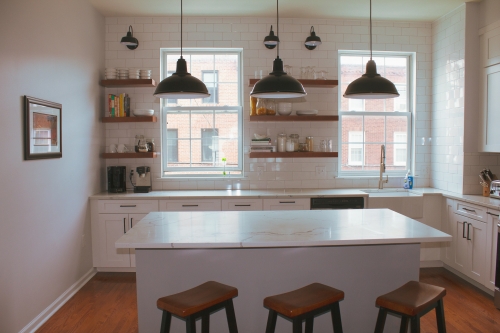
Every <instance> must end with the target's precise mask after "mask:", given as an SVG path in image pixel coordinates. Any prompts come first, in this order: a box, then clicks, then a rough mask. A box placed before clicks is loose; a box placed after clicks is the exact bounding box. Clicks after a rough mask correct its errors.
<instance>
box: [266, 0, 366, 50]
mask: <svg viewBox="0 0 500 333" xmlns="http://www.w3.org/2000/svg"><path fill="white" fill-rule="evenodd" d="M370 1H371V0H370ZM276 21H277V22H276V25H277V26H276V35H277V36H278V38H279V37H280V16H279V13H278V0H276ZM276 56H277V57H278V58H279V57H280V43H278V49H277V50H276Z"/></svg>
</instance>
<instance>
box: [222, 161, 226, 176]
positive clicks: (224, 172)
mask: <svg viewBox="0 0 500 333" xmlns="http://www.w3.org/2000/svg"><path fill="white" fill-rule="evenodd" d="M222 163H224V171H223V172H222V174H223V175H224V176H225V175H226V158H225V157H223V158H222Z"/></svg>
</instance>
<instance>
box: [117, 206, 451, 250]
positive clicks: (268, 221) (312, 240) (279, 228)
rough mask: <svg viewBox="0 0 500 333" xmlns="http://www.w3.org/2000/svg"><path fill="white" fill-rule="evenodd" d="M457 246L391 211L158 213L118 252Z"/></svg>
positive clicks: (121, 243) (119, 242)
mask: <svg viewBox="0 0 500 333" xmlns="http://www.w3.org/2000/svg"><path fill="white" fill-rule="evenodd" d="M440 241H451V236H450V235H448V234H445V233H443V232H441V231H439V230H436V229H434V228H432V227H429V226H426V225H425V224H422V223H420V222H418V221H415V220H413V219H410V218H408V217H405V216H403V215H401V214H399V213H396V212H393V211H391V210H389V209H355V210H315V211H310V210H294V211H247V212H220V211H217V212H152V213H149V214H148V215H147V216H146V217H145V218H143V219H142V220H141V221H140V222H139V223H137V224H136V225H135V226H134V227H133V228H132V229H130V230H129V231H128V232H127V233H126V234H125V235H123V236H122V237H120V238H119V239H118V240H117V241H116V243H115V245H116V247H117V248H242V247H300V246H335V245H369V244H406V243H425V242H440Z"/></svg>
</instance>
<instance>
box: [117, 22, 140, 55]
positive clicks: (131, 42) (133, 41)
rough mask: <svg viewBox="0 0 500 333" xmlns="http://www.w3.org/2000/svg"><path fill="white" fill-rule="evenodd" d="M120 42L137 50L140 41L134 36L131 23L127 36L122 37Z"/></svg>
mask: <svg viewBox="0 0 500 333" xmlns="http://www.w3.org/2000/svg"><path fill="white" fill-rule="evenodd" d="M120 44H123V45H126V46H127V47H128V48H129V49H130V50H135V49H136V48H137V47H138V46H139V41H138V40H137V38H135V37H134V29H133V28H132V26H131V25H129V27H128V32H127V36H125V37H122V40H121V41H120Z"/></svg>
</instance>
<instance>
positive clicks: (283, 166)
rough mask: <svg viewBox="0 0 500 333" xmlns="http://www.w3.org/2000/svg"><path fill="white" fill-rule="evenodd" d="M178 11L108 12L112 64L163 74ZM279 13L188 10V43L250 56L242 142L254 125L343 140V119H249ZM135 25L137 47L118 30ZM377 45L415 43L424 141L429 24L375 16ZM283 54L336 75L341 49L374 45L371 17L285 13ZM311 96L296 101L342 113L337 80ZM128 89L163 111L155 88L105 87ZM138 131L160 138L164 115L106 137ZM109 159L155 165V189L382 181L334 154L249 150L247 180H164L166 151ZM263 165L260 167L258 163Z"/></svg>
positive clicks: (394, 183) (114, 128)
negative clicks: (354, 171) (341, 164)
mask: <svg viewBox="0 0 500 333" xmlns="http://www.w3.org/2000/svg"><path fill="white" fill-rule="evenodd" d="M179 23H180V18H179V17H118V18H116V17H107V18H106V66H107V67H129V68H133V67H137V68H149V69H152V70H153V78H154V79H155V80H157V81H159V79H160V59H159V55H160V52H159V49H160V48H161V47H166V48H168V47H172V48H178V47H179V46H180V24H179ZM271 24H273V25H274V30H275V32H276V24H275V18H273V17H269V18H255V17H225V18H218V17H210V18H204V17H185V19H184V27H183V30H184V47H237V48H243V49H244V51H243V64H244V73H243V74H244V82H245V84H244V93H243V96H244V102H243V106H244V144H245V149H246V150H247V151H248V146H249V144H250V138H251V136H252V135H253V133H254V132H257V133H261V134H262V133H266V132H267V133H269V134H270V135H271V137H272V138H276V136H277V134H278V133H279V132H281V131H284V132H285V133H287V134H292V133H297V134H299V135H300V136H301V137H304V136H306V135H313V136H314V137H315V141H316V142H317V143H319V140H321V139H333V140H334V142H335V145H336V143H337V133H338V131H337V123H335V122H325V123H320V122H306V123H283V122H271V123H269V122H266V123H264V122H262V123H254V122H252V123H250V122H249V115H248V114H249V111H248V105H249V93H250V89H251V88H250V87H248V79H249V78H253V76H254V72H255V70H259V69H264V72H266V71H267V72H269V71H271V66H272V62H273V60H274V58H275V57H276V50H267V49H266V48H265V47H264V45H263V44H262V41H263V39H264V37H265V36H266V35H267V34H268V33H269V27H270V25H271ZM129 25H133V28H134V35H135V36H136V37H137V38H138V39H139V42H140V45H139V48H138V49H137V50H135V51H130V50H128V49H126V48H125V47H124V46H123V45H120V44H119V41H120V38H121V37H123V36H124V34H125V33H126V31H127V30H128V26H129ZM311 25H314V28H315V31H316V34H317V35H318V36H319V37H320V38H321V40H322V41H323V44H322V45H320V46H318V47H317V48H316V49H315V50H314V51H309V50H307V49H306V48H305V47H304V41H305V39H306V37H307V36H308V35H309V30H310V28H311ZM373 33H374V45H373V47H374V50H378V51H409V52H415V53H416V66H417V67H416V80H415V81H416V85H417V98H416V121H415V129H416V131H415V133H414V134H415V135H416V137H417V140H418V142H420V141H421V138H422V137H426V138H427V137H429V136H430V119H431V89H430V86H431V83H432V82H431V72H432V66H431V58H432V50H431V48H432V44H431V24H430V23H425V22H424V23H422V22H387V21H383V22H378V21H375V22H374V29H373ZM279 34H280V40H281V49H280V57H281V58H282V59H283V61H284V64H285V65H291V66H293V68H294V70H295V72H294V75H295V76H296V77H297V75H296V74H297V73H298V69H299V68H300V67H302V66H315V67H316V69H317V70H319V69H325V70H327V71H328V78H330V79H337V78H338V73H337V71H338V68H337V58H338V50H340V49H344V50H367V49H369V26H368V20H343V19H331V20H327V19H298V18H295V19H291V18H286V19H281V20H280V30H279ZM306 90H307V93H308V96H307V97H306V98H307V100H308V102H306V103H300V104H295V105H294V110H296V109H310V108H312V109H318V110H319V112H320V114H324V115H329V114H330V115H335V114H337V113H338V104H337V99H338V98H339V96H338V93H337V92H338V88H333V89H321V88H306ZM121 92H126V93H129V95H130V96H131V104H132V108H134V107H137V108H150V109H155V111H156V114H157V115H159V108H160V105H159V99H155V98H154V97H153V96H152V95H153V92H154V88H136V89H134V88H130V89H116V88H113V89H106V93H121ZM136 134H143V135H145V136H146V137H153V138H154V139H155V142H156V143H157V147H158V148H159V147H160V145H159V143H160V123H156V124H141V123H137V124H134V123H130V124H106V145H107V146H109V144H111V143H124V144H127V145H130V146H133V145H134V137H135V135H136ZM429 160H430V150H429V148H428V146H418V147H417V149H416V170H412V171H413V172H414V174H415V173H416V174H417V177H416V179H415V185H416V186H419V187H422V186H427V185H428V184H429V178H430V173H429V168H428V165H429ZM106 163H107V165H126V166H127V167H128V168H131V167H136V166H139V165H149V166H151V167H152V172H153V179H154V182H153V189H155V190H160V189H169V190H177V189H231V188H232V189H236V188H240V189H266V188H274V189H276V188H348V187H354V188H360V187H376V186H377V185H378V179H371V180H368V179H352V178H351V179H339V178H336V175H337V159H336V158H317V159H303V158H302V159H301V158H298V159H288V158H282V159H281V158H280V159H250V158H249V157H248V154H245V157H244V167H245V171H246V172H245V176H246V177H245V178H243V179H241V180H228V181H226V180H220V181H214V180H199V181H196V180H192V179H183V180H163V181H162V180H159V177H160V159H159V158H158V159H137V160H136V159H122V160H115V159H111V160H107V161H106ZM316 166H325V168H326V171H327V173H326V177H319V176H316V172H315V169H316ZM259 169H261V170H262V172H260V171H259ZM401 180H402V179H401V178H392V179H390V180H389V184H388V187H402V181H401Z"/></svg>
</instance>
